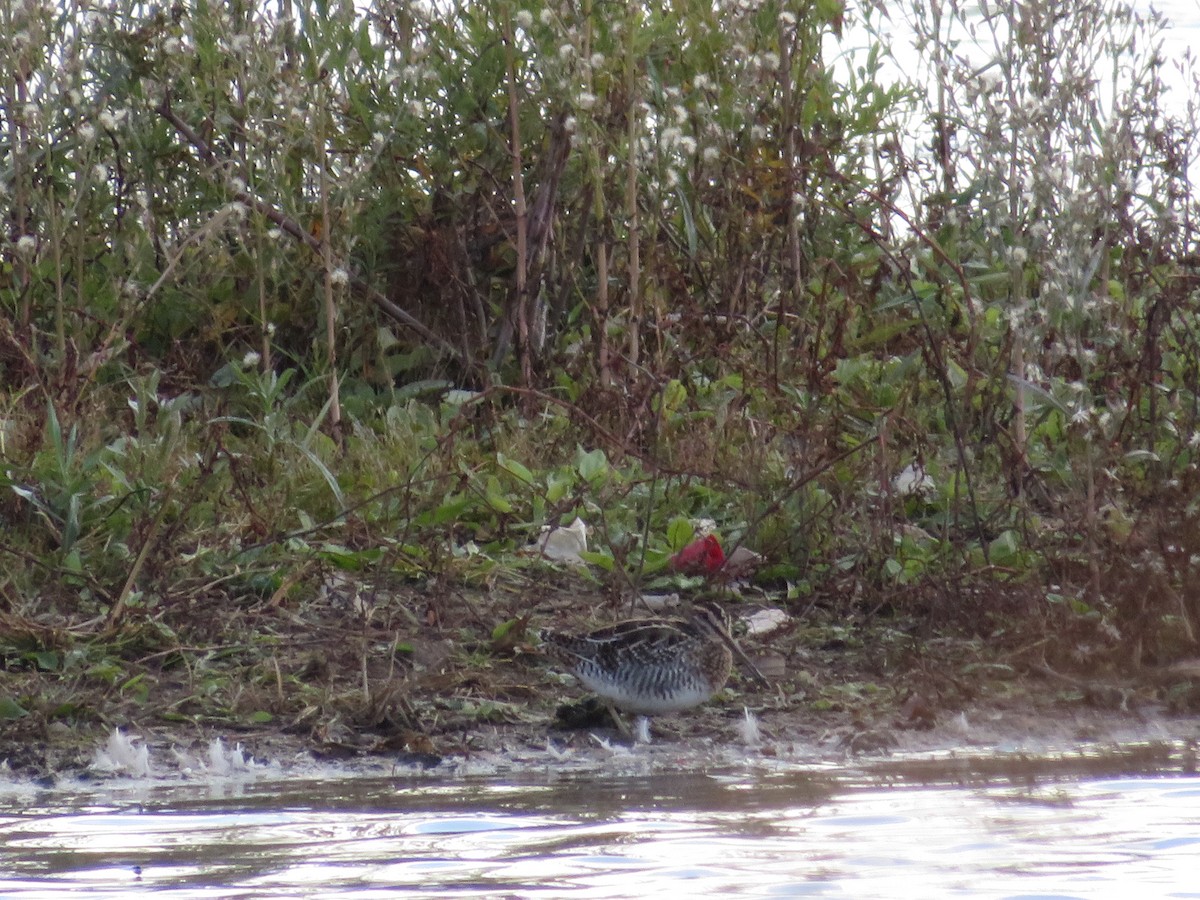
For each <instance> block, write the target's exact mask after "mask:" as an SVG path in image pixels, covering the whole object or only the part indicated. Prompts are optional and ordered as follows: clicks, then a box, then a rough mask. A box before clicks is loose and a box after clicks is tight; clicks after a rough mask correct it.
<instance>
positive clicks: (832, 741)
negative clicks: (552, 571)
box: [0, 579, 1200, 780]
mask: <svg viewBox="0 0 1200 900" xmlns="http://www.w3.org/2000/svg"><path fill="white" fill-rule="evenodd" d="M525 588H526V589H525V590H523V591H513V590H500V589H495V590H493V591H490V592H487V593H483V592H479V591H466V590H460V589H438V590H430V589H429V588H428V587H426V588H425V589H423V590H422V591H421V592H419V593H418V592H414V591H399V592H393V593H390V594H387V595H383V594H379V593H377V594H374V595H373V596H372V598H371V600H370V601H369V602H364V601H363V600H362V596H363V595H362V594H357V595H355V596H354V597H347V596H342V595H339V594H337V593H336V592H325V593H324V594H323V595H322V596H321V597H319V598H318V599H316V600H314V601H313V602H311V603H309V604H306V605H305V606H304V607H303V608H302V609H287V608H283V607H277V606H276V607H272V606H266V605H260V606H255V607H249V608H242V609H238V608H233V609H232V610H230V611H229V614H228V615H223V616H212V615H204V614H202V613H203V611H201V610H197V609H191V610H176V611H174V617H175V618H174V621H173V622H172V623H171V627H170V629H165V628H159V629H158V630H157V631H149V629H148V630H147V634H146V635H145V640H144V643H143V645H141V646H138V645H130V644H126V646H124V647H123V648H116V647H114V648H104V649H98V647H97V645H96V644H95V643H92V644H90V645H88V644H85V643H84V642H82V641H76V642H75V647H74V650H75V651H76V655H77V656H80V657H81V659H82V662H80V663H79V665H76V666H72V665H68V664H67V663H66V661H68V660H69V659H70V658H71V657H70V654H71V652H72V648H70V647H66V646H64V648H63V649H62V651H61V652H60V653H59V656H58V657H57V658H58V659H60V660H62V661H63V662H62V664H60V665H58V666H57V667H51V668H50V669H49V670H45V669H43V668H42V667H40V666H39V665H38V664H37V663H38V658H37V657H34V658H33V659H31V660H28V661H27V663H28V664H27V665H25V666H24V667H23V668H22V667H19V666H18V667H14V666H12V665H10V667H9V670H8V671H7V672H4V673H2V677H3V684H2V685H0V686H2V687H3V691H2V693H4V694H6V695H7V696H9V697H12V698H15V699H16V702H17V703H18V704H19V713H17V711H15V710H10V712H12V713H13V714H12V715H10V716H9V717H8V718H6V719H5V720H4V721H3V724H2V727H0V761H3V764H4V765H5V766H6V769H7V774H8V775H9V776H10V777H12V778H16V779H22V780H30V779H54V778H58V777H78V776H84V777H91V776H93V775H94V776H96V777H104V773H103V772H100V771H98V767H97V765H96V762H97V750H98V749H99V748H102V747H103V746H104V745H105V742H106V741H107V740H108V739H109V736H110V735H111V734H112V732H113V730H114V729H116V728H121V729H123V731H124V733H125V734H127V735H129V736H136V738H137V739H138V740H137V741H135V746H140V747H143V748H145V749H146V751H147V752H148V754H149V758H150V759H151V761H152V762H153V764H154V766H155V769H156V771H158V772H160V773H163V774H169V773H172V772H176V773H178V772H180V771H183V770H185V769H188V767H189V765H190V766H191V767H192V768H193V769H194V770H195V771H197V772H200V771H203V770H204V769H205V767H206V765H207V763H205V762H204V760H205V757H206V754H208V753H209V750H208V748H210V747H211V746H212V742H213V741H214V740H216V739H218V738H219V739H221V740H222V741H223V742H224V744H223V746H224V747H225V748H227V749H228V750H230V751H232V749H233V748H235V747H238V746H240V747H241V748H242V749H243V750H244V751H245V757H246V759H247V760H251V759H252V760H256V761H258V762H260V763H269V764H271V765H275V766H284V767H286V766H296V765H312V764H318V765H325V764H330V765H336V766H341V767H344V768H345V770H347V771H364V772H367V771H370V772H380V771H398V770H404V771H412V772H431V773H445V774H452V773H464V772H467V773H469V772H472V771H487V770H491V771H497V772H503V771H509V772H517V773H519V772H521V771H523V770H529V771H535V770H543V769H558V770H563V771H566V770H576V769H579V770H586V769H591V768H597V767H604V768H606V769H609V768H611V767H613V766H617V767H618V768H620V767H621V766H628V767H631V768H632V770H638V769H639V768H647V769H650V770H653V769H656V768H659V767H674V768H680V767H684V768H697V769H701V768H711V767H714V766H717V767H719V766H723V765H741V764H744V763H745V762H747V761H757V762H756V764H761V765H767V766H769V765H773V764H779V765H792V764H796V765H813V764H820V763H845V762H847V761H849V760H862V759H869V758H874V757H879V756H889V755H890V756H898V755H899V756H905V755H911V754H950V753H957V754H968V755H974V756H986V755H988V754H1011V753H1026V754H1030V755H1045V754H1061V753H1064V752H1076V751H1086V752H1092V751H1095V750H1097V749H1098V748H1105V747H1107V748H1115V747H1130V746H1133V745H1142V746H1147V745H1150V744H1154V745H1158V746H1162V747H1167V748H1169V750H1168V751H1166V752H1169V753H1171V754H1176V755H1178V759H1179V765H1180V766H1185V765H1187V764H1188V763H1187V758H1186V757H1187V754H1188V753H1190V750H1188V748H1189V747H1191V746H1192V745H1194V744H1195V743H1196V742H1197V741H1198V740H1200V717H1197V715H1196V714H1195V713H1194V711H1193V710H1194V704H1193V702H1192V697H1193V694H1194V688H1193V673H1191V672H1189V671H1188V670H1187V669H1186V668H1185V667H1182V668H1178V669H1177V670H1173V671H1172V672H1166V673H1164V672H1163V671H1158V672H1151V671H1148V670H1147V671H1142V672H1140V673H1139V674H1138V675H1136V676H1134V675H1129V674H1122V673H1114V672H1112V671H1106V672H1104V673H1102V674H1097V675H1084V674H1081V673H1079V672H1075V673H1064V672H1061V671H1059V670H1058V669H1055V668H1053V667H1051V666H1049V665H1048V664H1046V663H1045V662H1044V661H1042V660H1041V659H1038V660H1034V661H1030V660H1028V659H1025V658H1023V657H1021V656H1020V655H1019V654H1016V653H1014V652H1013V651H1011V650H1006V649H1004V648H1003V647H1000V646H998V645H997V644H995V643H989V642H988V641H984V640H981V639H979V638H976V637H962V636H947V635H939V636H936V637H917V636H914V635H915V630H911V631H906V630H905V629H904V627H903V626H902V623H898V622H897V621H896V620H895V619H894V618H892V619H888V620H886V621H884V622H879V621H873V620H872V618H871V617H869V616H862V617H859V618H857V619H847V618H846V617H845V616H840V615H836V614H835V613H834V612H833V611H828V610H821V609H819V608H816V607H810V608H807V609H805V610H803V611H802V613H797V612H796V611H794V610H790V609H787V608H786V607H785V606H783V605H782V604H779V603H773V602H771V600H770V598H768V597H766V596H761V597H756V598H742V599H737V598H726V599H725V600H724V601H723V602H726V603H727V604H728V607H729V609H730V611H731V612H732V613H733V614H734V618H735V620H740V621H741V622H742V623H743V625H742V626H740V627H739V629H738V630H739V631H742V632H744V630H745V628H744V623H745V622H746V621H748V620H753V617H754V614H755V613H756V612H761V611H763V610H775V611H777V612H781V613H783V615H780V616H776V617H775V618H774V625H773V627H771V628H769V629H768V630H766V631H763V632H760V633H753V634H744V633H743V634H742V636H741V638H740V642H741V644H742V646H743V647H744V648H745V650H746V651H747V653H748V654H749V655H750V656H751V658H752V659H754V660H755V662H756V663H757V664H758V665H759V666H760V668H762V669H763V670H764V671H765V672H767V673H769V678H770V680H771V682H772V683H771V687H770V688H769V689H764V688H761V687H759V686H758V685H756V684H755V683H754V682H752V681H751V680H750V679H749V678H747V677H746V676H745V675H744V674H743V673H740V672H735V674H734V676H733V677H732V678H731V680H730V682H729V684H728V685H727V686H726V688H725V690H723V691H722V692H721V693H720V694H718V695H717V697H715V698H714V699H713V700H712V701H711V702H710V703H708V704H706V705H704V706H702V707H700V708H697V709H694V710H691V711H688V712H685V713H680V714H677V715H674V716H669V717H662V718H659V719H656V720H654V722H653V724H652V738H653V740H652V743H651V744H649V745H637V746H629V745H628V742H627V741H626V739H625V738H623V737H621V736H620V735H619V734H618V733H617V732H616V731H615V730H614V729H613V728H612V726H611V723H610V722H609V721H608V720H607V719H606V717H605V715H604V711H603V710H602V709H598V708H597V709H592V708H590V707H588V706H587V705H586V693H585V692H584V691H583V690H582V689H581V688H580V687H579V685H578V684H576V683H575V681H574V679H573V678H572V677H571V676H569V675H566V674H564V673H562V672H561V671H559V670H558V668H557V667H556V666H555V665H554V664H553V663H552V662H550V661H549V660H548V659H546V658H545V657H544V656H543V655H542V654H541V653H540V652H539V648H538V643H537V640H536V638H534V637H533V634H534V633H535V632H536V630H537V627H539V626H543V625H547V624H552V625H554V626H555V627H557V628H561V629H577V630H586V629H587V628H589V627H591V626H594V625H595V624H597V622H604V621H612V620H614V619H616V618H619V617H621V615H622V614H623V613H624V612H625V610H624V609H623V608H621V607H620V606H619V605H609V604H607V603H606V602H605V601H604V600H603V598H598V597H597V598H593V599H591V600H587V601H585V600H582V599H581V595H580V592H579V590H578V586H577V585H570V584H563V583H558V584H555V583H553V582H552V581H551V580H544V581H543V582H542V583H540V584H535V583H534V581H533V580H532V579H531V580H530V581H528V582H526V584H525ZM148 624H149V623H148ZM161 624H162V623H160V625H161ZM156 634H157V635H158V636H159V638H160V639H161V640H162V641H163V643H166V644H167V646H165V647H156V646H154V640H153V638H154V635H156ZM163 635H169V639H168V638H164V637H163ZM43 637H44V636H43ZM60 641H61V643H62V644H64V645H66V644H68V643H70V635H69V633H68V632H65V631H64V632H61V633H60ZM81 648H82V649H81ZM85 651H86V652H85ZM42 661H43V662H47V661H48V660H46V659H42ZM114 671H115V672H116V673H117V675H116V676H114V675H113V672H114ZM189 760H192V761H193V762H191V763H189V762H188V761H189ZM216 765H218V766H219V763H216ZM100 768H102V767H100Z"/></svg>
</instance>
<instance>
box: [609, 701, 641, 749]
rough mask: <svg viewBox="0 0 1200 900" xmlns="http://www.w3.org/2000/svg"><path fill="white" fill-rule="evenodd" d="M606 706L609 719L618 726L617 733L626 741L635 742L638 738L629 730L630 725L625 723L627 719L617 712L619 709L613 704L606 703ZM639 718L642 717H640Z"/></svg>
mask: <svg viewBox="0 0 1200 900" xmlns="http://www.w3.org/2000/svg"><path fill="white" fill-rule="evenodd" d="M604 705H605V706H607V707H608V717H609V718H610V719H612V720H613V724H614V725H616V726H617V731H618V732H619V733H620V734H621V736H622V737H623V738H625V739H626V740H629V741H635V740H636V738H635V737H634V736H633V732H632V731H630V730H629V723H628V722H626V721H625V717H624V716H622V715H621V714H620V713H619V712H617V708H616V707H615V706H614V705H613V704H611V703H609V702H607V701H606V702H605V704H604ZM639 718H641V717H640V716H639Z"/></svg>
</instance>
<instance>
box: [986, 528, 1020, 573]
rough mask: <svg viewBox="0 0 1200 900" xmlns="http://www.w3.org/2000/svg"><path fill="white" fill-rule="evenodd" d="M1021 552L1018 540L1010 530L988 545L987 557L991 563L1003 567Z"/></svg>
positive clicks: (1015, 534)
mask: <svg viewBox="0 0 1200 900" xmlns="http://www.w3.org/2000/svg"><path fill="white" fill-rule="evenodd" d="M1020 552H1021V544H1020V538H1019V537H1018V535H1017V533H1016V532H1015V531H1013V530H1012V529H1011V528H1010V529H1008V530H1007V531H1004V532H1001V533H1000V535H999V536H998V537H997V538H996V539H995V540H994V541H992V542H991V543H990V544H988V556H989V557H991V560H992V562H994V563H998V564H1000V565H1003V564H1005V563H1007V562H1011V561H1012V560H1013V559H1014V558H1015V557H1016V556H1017V555H1018V554H1019V553H1020Z"/></svg>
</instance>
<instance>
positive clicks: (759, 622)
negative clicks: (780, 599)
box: [744, 609, 791, 634]
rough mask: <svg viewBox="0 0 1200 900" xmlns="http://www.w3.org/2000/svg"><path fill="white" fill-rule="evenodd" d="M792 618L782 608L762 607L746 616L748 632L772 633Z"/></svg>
mask: <svg viewBox="0 0 1200 900" xmlns="http://www.w3.org/2000/svg"><path fill="white" fill-rule="evenodd" d="M790 618H791V617H790V616H789V615H788V614H787V613H785V612H784V611H783V610H782V609H760V610H759V611H758V612H756V613H754V614H753V615H751V616H747V617H746V618H745V620H744V621H745V623H746V634H770V633H771V632H772V631H776V630H778V629H780V628H782V627H783V626H784V625H786V624H787V623H788V621H789V620H790Z"/></svg>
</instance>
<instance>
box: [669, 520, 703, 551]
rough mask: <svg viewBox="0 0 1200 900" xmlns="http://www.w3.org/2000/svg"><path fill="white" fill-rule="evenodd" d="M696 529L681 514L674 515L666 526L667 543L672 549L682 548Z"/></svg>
mask: <svg viewBox="0 0 1200 900" xmlns="http://www.w3.org/2000/svg"><path fill="white" fill-rule="evenodd" d="M695 533H696V529H695V528H693V527H692V523H691V522H690V521H688V520H687V519H685V518H683V517H682V516H676V517H675V518H674V519H672V520H671V523H670V524H669V525H668V526H667V543H668V544H670V546H671V549H672V550H682V549H683V548H684V547H686V546H687V545H688V544H689V543H691V541H692V537H693V536H694V535H695Z"/></svg>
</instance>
